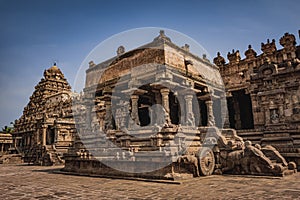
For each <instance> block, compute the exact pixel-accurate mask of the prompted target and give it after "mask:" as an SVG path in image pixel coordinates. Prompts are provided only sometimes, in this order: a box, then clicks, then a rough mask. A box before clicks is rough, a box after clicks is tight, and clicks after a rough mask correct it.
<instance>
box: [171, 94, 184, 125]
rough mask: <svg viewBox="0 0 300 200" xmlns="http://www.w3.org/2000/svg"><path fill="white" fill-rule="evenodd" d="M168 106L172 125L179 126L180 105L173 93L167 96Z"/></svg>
mask: <svg viewBox="0 0 300 200" xmlns="http://www.w3.org/2000/svg"><path fill="white" fill-rule="evenodd" d="M169 106H170V118H171V122H172V124H177V125H178V124H179V119H180V116H181V113H180V107H179V106H180V105H179V102H178V99H177V97H176V96H175V95H174V93H173V92H170V94H169Z"/></svg>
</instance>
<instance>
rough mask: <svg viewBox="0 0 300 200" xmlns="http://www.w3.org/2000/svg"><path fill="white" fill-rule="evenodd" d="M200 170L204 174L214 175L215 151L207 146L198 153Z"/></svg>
mask: <svg viewBox="0 0 300 200" xmlns="http://www.w3.org/2000/svg"><path fill="white" fill-rule="evenodd" d="M198 160H199V171H200V174H201V175H202V176H209V175H212V173H213V172H214V169H215V156H214V152H213V151H212V150H211V149H210V148H207V147H204V148H202V149H201V150H200V151H199V154H198Z"/></svg>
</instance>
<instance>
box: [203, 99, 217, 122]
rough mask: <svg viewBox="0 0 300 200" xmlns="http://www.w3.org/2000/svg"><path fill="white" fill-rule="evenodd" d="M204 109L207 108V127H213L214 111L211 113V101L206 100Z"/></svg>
mask: <svg viewBox="0 0 300 200" xmlns="http://www.w3.org/2000/svg"><path fill="white" fill-rule="evenodd" d="M205 104H206V107H207V126H215V125H216V122H215V117H214V111H213V101H212V100H207V101H205Z"/></svg>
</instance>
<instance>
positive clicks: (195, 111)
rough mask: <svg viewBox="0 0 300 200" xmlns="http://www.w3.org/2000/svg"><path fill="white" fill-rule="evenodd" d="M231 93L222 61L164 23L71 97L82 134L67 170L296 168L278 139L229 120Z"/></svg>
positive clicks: (272, 171)
mask: <svg viewBox="0 0 300 200" xmlns="http://www.w3.org/2000/svg"><path fill="white" fill-rule="evenodd" d="M218 59H220V60H222V58H221V57H218V58H217V59H215V63H217V61H218ZM223 60H224V59H223ZM223 60H222V61H220V62H221V63H222V65H224V64H225V63H224V62H223ZM233 73H234V72H233ZM222 75H223V74H222ZM227 93H228V92H227ZM226 98H229V97H226V90H225V88H224V85H223V81H222V77H221V75H220V73H219V67H218V66H216V65H214V64H212V63H210V62H209V61H208V60H207V59H206V57H203V58H199V57H197V56H195V55H193V54H192V53H191V52H190V51H189V46H188V45H185V46H183V47H178V46H177V45H175V44H174V43H172V42H171V39H170V38H168V37H167V36H166V35H165V34H164V31H161V32H160V35H159V36H158V37H156V38H154V40H153V41H152V42H150V43H148V44H146V45H144V46H141V47H139V48H137V49H134V50H131V51H128V52H126V51H125V48H124V47H123V46H121V47H119V48H118V50H117V56H116V57H113V58H111V59H109V60H107V61H105V62H103V63H100V64H95V63H94V62H92V61H91V62H90V65H89V68H88V69H87V70H86V85H85V88H84V93H83V94H82V95H78V96H77V97H76V98H75V99H74V101H73V104H74V105H73V111H74V118H75V121H76V125H77V132H78V136H79V137H77V138H76V139H75V141H74V145H73V146H72V147H71V148H69V152H68V153H67V154H65V156H64V157H65V168H64V171H67V172H71V173H81V174H82V173H83V174H98V175H110V176H130V177H147V178H162V179H176V178H186V177H191V176H199V175H210V174H213V173H216V174H222V173H236V174H257V175H262V174H264V175H285V174H288V173H293V172H294V171H295V170H296V169H295V168H296V164H295V163H293V162H290V163H287V162H286V160H285V159H284V158H283V157H282V156H281V155H280V153H279V152H278V151H277V150H276V149H275V148H274V147H272V146H271V145H269V144H267V145H264V146H262V147H261V146H260V145H259V144H258V143H255V142H257V141H254V143H253V144H252V143H251V142H250V141H245V142H244V140H243V138H241V137H239V136H238V135H237V133H236V131H235V129H232V128H229V126H233V121H232V119H230V118H229V117H232V113H231V112H232V111H230V113H229V115H228V112H227V103H226ZM246 102H247V101H246ZM242 103H243V102H242ZM228 105H231V104H228ZM250 107H251V106H250ZM228 116H229V117H228ZM245 117H247V116H245ZM249 120H251V118H249ZM234 122H235V121H234ZM249 128H251V127H249ZM254 144H255V146H254Z"/></svg>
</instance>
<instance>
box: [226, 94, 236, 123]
mask: <svg viewBox="0 0 300 200" xmlns="http://www.w3.org/2000/svg"><path fill="white" fill-rule="evenodd" d="M227 107H228V116H229V126H230V128H235V119H234V116H235V112H234V102H233V98H232V97H228V98H227Z"/></svg>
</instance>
